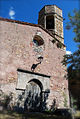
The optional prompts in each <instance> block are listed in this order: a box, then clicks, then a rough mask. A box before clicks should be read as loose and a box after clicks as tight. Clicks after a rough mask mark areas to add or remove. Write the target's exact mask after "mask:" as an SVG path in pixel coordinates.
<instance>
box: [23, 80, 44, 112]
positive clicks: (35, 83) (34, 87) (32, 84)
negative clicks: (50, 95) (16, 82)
mask: <svg viewBox="0 0 80 119" xmlns="http://www.w3.org/2000/svg"><path fill="white" fill-rule="evenodd" d="M42 90H43V86H42V83H41V82H40V81H39V80H37V79H32V80H30V81H29V82H28V85H27V86H26V91H25V94H26V100H25V103H24V108H25V109H26V110H29V111H40V109H41V107H42Z"/></svg>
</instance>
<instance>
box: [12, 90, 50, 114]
mask: <svg viewBox="0 0 80 119" xmlns="http://www.w3.org/2000/svg"><path fill="white" fill-rule="evenodd" d="M49 93H50V91H49V89H47V90H46V91H44V92H40V94H38V93H32V91H29V92H26V91H25V92H23V93H22V94H21V95H19V96H18V101H17V104H16V106H15V107H14V110H16V111H19V112H23V111H27V112H29V111H31V112H42V111H46V110H48V108H47V100H48V96H49ZM25 96H26V97H25Z"/></svg>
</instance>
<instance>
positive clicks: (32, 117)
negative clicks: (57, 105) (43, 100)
mask: <svg viewBox="0 0 80 119" xmlns="http://www.w3.org/2000/svg"><path fill="white" fill-rule="evenodd" d="M0 119H67V117H64V116H59V115H52V114H45V113H24V114H19V113H16V112H11V111H3V112H0ZM68 119H69V118H68Z"/></svg>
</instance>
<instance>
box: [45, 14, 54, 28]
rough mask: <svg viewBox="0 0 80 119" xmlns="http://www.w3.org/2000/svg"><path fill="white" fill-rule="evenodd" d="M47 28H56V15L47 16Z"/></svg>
mask: <svg viewBox="0 0 80 119" xmlns="http://www.w3.org/2000/svg"><path fill="white" fill-rule="evenodd" d="M46 29H54V16H47V17H46Z"/></svg>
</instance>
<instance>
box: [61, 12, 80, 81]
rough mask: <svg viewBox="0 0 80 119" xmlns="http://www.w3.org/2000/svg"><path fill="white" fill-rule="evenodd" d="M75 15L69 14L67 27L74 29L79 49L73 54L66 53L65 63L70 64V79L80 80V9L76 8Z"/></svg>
mask: <svg viewBox="0 0 80 119" xmlns="http://www.w3.org/2000/svg"><path fill="white" fill-rule="evenodd" d="M73 13H74V15H73V16H71V14H70V13H69V14H68V17H69V22H68V23H67V25H66V29H68V30H69V29H71V28H72V29H73V32H74V33H75V37H74V39H73V40H74V41H75V43H76V44H77V48H78V50H76V51H75V52H74V53H73V54H71V55H65V56H64V60H63V64H64V65H66V64H69V66H68V79H74V77H75V78H76V79H79V80H80V10H74V11H73Z"/></svg>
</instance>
